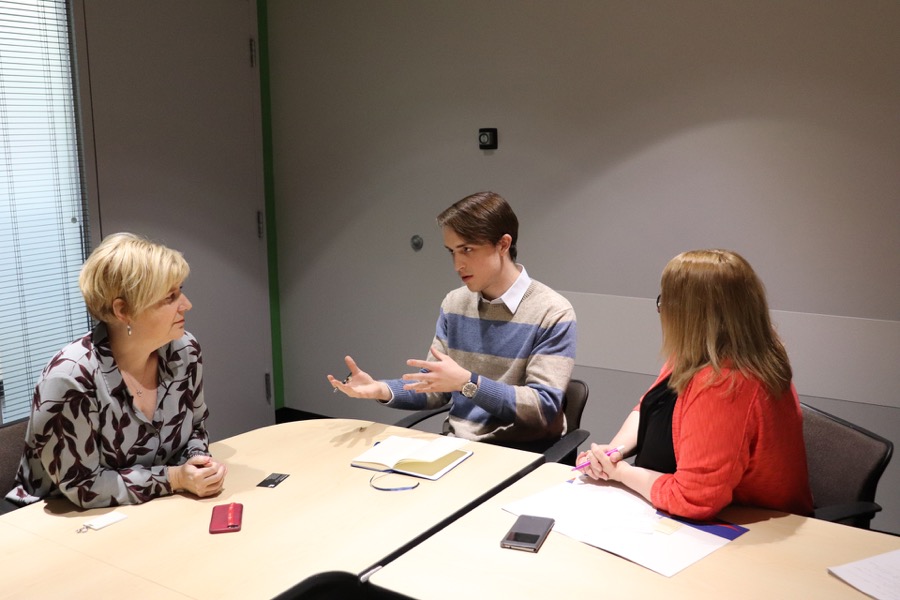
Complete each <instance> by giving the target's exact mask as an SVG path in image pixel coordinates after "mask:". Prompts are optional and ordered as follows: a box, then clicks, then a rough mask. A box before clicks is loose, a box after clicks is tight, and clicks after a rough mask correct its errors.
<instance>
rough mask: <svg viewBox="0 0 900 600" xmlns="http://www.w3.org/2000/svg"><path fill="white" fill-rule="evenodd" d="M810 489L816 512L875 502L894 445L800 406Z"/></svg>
mask: <svg viewBox="0 0 900 600" xmlns="http://www.w3.org/2000/svg"><path fill="white" fill-rule="evenodd" d="M800 406H801V408H802V409H803V439H804V441H805V444H806V460H807V462H808V465H809V485H810V488H811V489H812V495H813V505H814V506H815V507H816V508H819V507H822V506H829V505H834V504H842V503H846V502H856V501H866V502H874V500H875V488H876V487H877V486H878V480H879V479H880V478H881V474H882V473H884V469H885V467H887V464H888V462H889V461H890V460H891V454H892V453H893V450H894V445H893V444H892V443H891V442H890V441H889V440H886V439H885V438H883V437H881V436H880V435H878V434H875V433H872V432H871V431H868V430H866V429H863V428H862V427H859V426H857V425H854V424H853V423H849V422H847V421H844V420H843V419H839V418H838V417H835V416H834V415H830V414H828V413H826V412H823V411H821V410H819V409H817V408H813V407H811V406H807V405H806V404H802V403H801V405H800Z"/></svg>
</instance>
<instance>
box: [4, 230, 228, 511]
mask: <svg viewBox="0 0 900 600" xmlns="http://www.w3.org/2000/svg"><path fill="white" fill-rule="evenodd" d="M189 271H190V268H189V267H188V264H187V262H186V261H185V260H184V257H183V256H182V255H181V253H180V252H177V251H175V250H172V249H170V248H167V247H165V246H163V245H160V244H156V243H153V242H151V241H149V240H147V239H144V238H142V237H140V236H137V235H134V234H130V233H117V234H114V235H111V236H109V237H107V238H106V239H104V240H103V242H102V243H101V244H100V245H99V246H98V247H97V248H96V249H95V250H94V252H93V253H91V255H90V257H89V258H88V259H87V261H86V262H85V264H84V266H83V267H82V270H81V275H80V277H79V285H80V287H81V292H82V295H83V296H84V300H85V303H86V305H87V308H88V310H89V311H90V313H91V315H93V317H94V318H95V319H97V320H98V321H99V323H98V324H97V325H96V326H95V327H94V328H93V329H92V330H91V331H90V332H89V333H88V334H87V335H85V336H84V337H82V338H81V339H79V340H76V341H74V342H72V343H71V344H69V345H68V346H66V347H65V348H63V349H62V350H61V351H60V352H59V353H58V354H57V355H56V356H55V357H53V359H52V360H51V361H50V362H49V364H48V365H47V366H46V367H45V369H44V371H43V373H42V374H41V376H40V379H39V381H38V383H37V386H36V388H35V393H34V401H33V402H32V408H31V419H30V421H29V423H28V430H27V433H26V438H25V442H26V444H25V451H24V454H23V456H22V461H21V463H20V466H19V472H18V474H17V477H16V481H17V484H18V485H17V487H16V488H15V489H13V490H12V491H11V492H9V494H7V496H6V497H7V499H9V500H11V501H13V502H16V503H18V504H29V503H32V502H36V501H38V500H40V499H42V498H47V497H53V496H64V497H66V498H68V499H69V500H70V501H71V502H73V503H74V504H76V505H77V506H80V507H84V508H94V507H102V506H116V505H120V504H139V503H142V502H146V501H148V500H151V499H153V498H156V497H159V496H166V495H169V494H172V493H174V492H179V491H186V492H190V493H192V494H194V495H196V496H199V497H205V496H211V495H214V494H217V493H218V492H219V491H221V489H222V486H223V484H224V482H225V474H226V471H227V469H226V468H225V465H223V464H221V463H219V462H217V461H215V460H214V459H213V458H212V457H211V456H210V455H209V439H208V436H207V433H206V427H205V425H204V422H205V420H206V418H207V416H208V414H209V413H208V411H207V409H206V403H205V402H204V400H203V368H202V364H203V361H202V358H201V355H200V345H199V344H198V343H197V340H196V339H195V338H194V337H193V336H192V335H191V334H190V333H188V332H186V331H185V329H184V327H185V314H186V313H187V312H188V311H189V310H190V309H191V301H190V300H189V299H188V297H187V296H186V295H185V294H184V293H183V292H182V289H181V287H182V284H183V283H184V280H185V279H186V278H187V276H188V273H189Z"/></svg>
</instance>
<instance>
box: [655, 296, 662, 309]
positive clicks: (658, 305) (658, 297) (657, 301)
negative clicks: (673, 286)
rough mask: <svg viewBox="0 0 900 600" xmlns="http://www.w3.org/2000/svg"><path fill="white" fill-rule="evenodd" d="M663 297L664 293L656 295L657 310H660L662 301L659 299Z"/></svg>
mask: <svg viewBox="0 0 900 600" xmlns="http://www.w3.org/2000/svg"><path fill="white" fill-rule="evenodd" d="M661 299H662V294H660V295H658V296H657V297H656V312H659V307H660V303H659V301H660V300H661Z"/></svg>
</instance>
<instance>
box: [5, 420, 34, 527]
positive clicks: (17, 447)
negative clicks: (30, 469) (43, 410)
mask: <svg viewBox="0 0 900 600" xmlns="http://www.w3.org/2000/svg"><path fill="white" fill-rule="evenodd" d="M27 427H28V419H22V420H21V421H16V422H15V423H9V424H5V425H2V426H0V515H3V514H6V513H8V512H11V511H14V510H16V509H17V508H19V505H18V504H14V503H13V502H10V501H9V500H7V499H6V498H4V496H6V494H7V493H8V492H9V491H10V490H11V489H13V488H14V487H15V485H16V472H17V471H18V470H19V461H20V460H21V459H22V450H23V449H24V447H25V429H26V428H27Z"/></svg>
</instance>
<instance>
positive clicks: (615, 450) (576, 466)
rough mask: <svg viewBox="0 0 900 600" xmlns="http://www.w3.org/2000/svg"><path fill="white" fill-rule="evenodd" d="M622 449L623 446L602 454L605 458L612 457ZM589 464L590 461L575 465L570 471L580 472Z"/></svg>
mask: <svg viewBox="0 0 900 600" xmlns="http://www.w3.org/2000/svg"><path fill="white" fill-rule="evenodd" d="M624 449H625V446H616V447H615V448H610V449H609V450H607V451H606V452H605V453H604V454H606V455H607V456H612V455H613V454H615V453H616V452H621V451H622V450H624ZM589 464H591V461H590V459H588V460H586V461H584V462H583V463H581V464H580V465H575V466H574V467H572V470H573V471H580V470H582V469H583V468H585V467H586V466H588V465H589Z"/></svg>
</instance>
